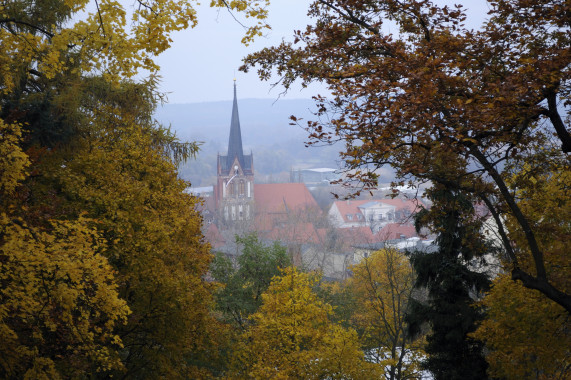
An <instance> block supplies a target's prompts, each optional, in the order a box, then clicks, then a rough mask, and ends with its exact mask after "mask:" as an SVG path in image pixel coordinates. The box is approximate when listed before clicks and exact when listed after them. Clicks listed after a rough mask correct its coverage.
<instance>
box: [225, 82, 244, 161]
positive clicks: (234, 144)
mask: <svg viewBox="0 0 571 380" xmlns="http://www.w3.org/2000/svg"><path fill="white" fill-rule="evenodd" d="M236 157H238V161H239V162H240V165H241V166H242V168H244V167H245V165H244V151H243V150H242V132H241V131H240V117H239V116H238V100H237V98H236V79H234V103H233V104H232V119H231V121H230V138H229V139H228V156H227V160H228V161H227V167H228V168H230V165H232V162H234V159H235V158H236Z"/></svg>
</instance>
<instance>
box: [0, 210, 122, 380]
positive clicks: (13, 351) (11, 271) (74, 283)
mask: <svg viewBox="0 0 571 380" xmlns="http://www.w3.org/2000/svg"><path fill="white" fill-rule="evenodd" d="M87 222H88V221H87V220H85V219H83V218H80V219H78V220H77V221H74V222H64V221H61V222H56V221H52V222H51V225H52V228H51V230H49V231H40V230H39V229H37V228H32V227H29V226H27V225H26V224H25V223H24V222H23V221H22V220H20V219H15V218H10V217H8V215H6V214H5V213H1V214H0V236H1V243H2V246H1V248H0V283H2V284H3V285H2V288H1V289H0V341H2V345H0V374H2V377H7V378H11V377H20V376H22V375H23V376H24V377H27V378H34V379H36V378H41V377H45V378H58V377H59V376H62V377H76V376H79V375H80V374H82V373H83V372H84V371H87V370H89V371H104V370H109V369H112V368H115V369H119V368H121V362H120V361H119V358H118V357H117V355H116V352H114V350H112V347H115V349H118V348H120V347H121V340H120V339H119V338H118V337H117V336H116V335H115V334H114V329H115V328H116V327H117V325H118V324H123V323H125V321H126V318H127V315H128V314H129V308H128V307H127V306H126V303H125V301H123V300H121V299H119V296H118V289H117V285H116V283H115V277H114V271H113V269H112V268H111V266H110V265H109V263H108V262H107V259H106V258H105V257H104V256H102V255H101V254H100V253H98V251H99V250H100V249H101V248H103V247H104V245H105V244H104V241H103V240H102V239H101V238H100V237H99V236H98V234H97V232H96V231H94V230H93V229H91V228H89V227H88V225H87V224H88V223H87ZM71 362H73V363H74V366H73V368H71V367H69V363H71ZM56 374H57V376H56Z"/></svg>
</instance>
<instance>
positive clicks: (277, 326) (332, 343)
mask: <svg viewBox="0 0 571 380" xmlns="http://www.w3.org/2000/svg"><path fill="white" fill-rule="evenodd" d="M316 281H317V278H316V276H315V275H312V274H305V273H300V272H298V271H297V270H296V269H295V268H292V267H290V268H288V269H286V270H284V271H283V273H282V275H281V276H279V277H275V278H274V280H273V281H272V283H271V285H270V287H269V289H268V291H267V292H266V293H264V294H263V295H262V298H263V303H262V306H261V307H260V309H259V310H258V311H257V312H256V313H254V314H253V315H252V321H253V325H252V326H251V327H250V328H249V329H248V330H247V331H246V332H245V333H244V335H243V342H242V344H241V345H240V346H239V347H238V348H237V350H236V353H235V356H234V359H233V371H232V372H231V373H230V377H231V378H244V379H251V378H254V379H269V378H272V379H276V378H279V379H291V378H295V379H346V378H352V379H371V378H374V377H376V376H378V374H376V373H375V369H374V368H373V365H372V364H371V363H367V362H366V361H365V360H364V355H363V352H362V351H361V350H360V349H359V345H358V341H357V335H356V333H355V331H354V330H350V329H346V328H343V327H341V326H340V325H338V324H336V323H332V322H330V321H329V316H330V315H331V313H332V308H331V305H329V304H326V303H324V302H322V301H320V300H319V299H318V297H317V295H316V294H315V292H314V291H313V290H312V288H313V287H314V286H315V283H316Z"/></svg>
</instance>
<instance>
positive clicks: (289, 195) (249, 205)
mask: <svg viewBox="0 0 571 380" xmlns="http://www.w3.org/2000/svg"><path fill="white" fill-rule="evenodd" d="M216 168H217V180H216V185H215V186H214V189H213V190H214V197H213V198H214V202H213V203H214V205H213V206H214V207H213V208H214V209H215V210H212V211H214V214H215V215H216V220H217V223H216V224H217V225H218V228H220V229H221V230H223V229H232V228H233V227H236V226H241V227H243V228H244V227H245V229H246V230H256V231H257V232H258V234H259V235H261V236H262V235H265V236H270V235H279V234H277V233H276V229H278V230H279V229H283V228H284V226H285V225H286V224H291V221H292V219H293V218H294V217H295V219H296V220H299V219H300V216H301V214H306V213H307V214H311V215H316V214H321V210H320V209H319V206H318V205H317V202H316V201H315V199H314V198H313V196H312V195H311V193H310V192H309V190H308V189H307V187H306V186H305V185H304V184H303V183H272V184H254V154H253V153H252V152H250V154H244V149H243V146H242V131H241V127H240V117H239V113H238V99H237V94H236V82H234V97H233V102H232V116H231V119H230V135H229V138H228V151H227V153H226V155H221V154H218V156H217V165H216Z"/></svg>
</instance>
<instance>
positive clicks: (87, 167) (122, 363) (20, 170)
mask: <svg viewBox="0 0 571 380" xmlns="http://www.w3.org/2000/svg"><path fill="white" fill-rule="evenodd" d="M88 3H90V2H89V1H88V0H75V1H73V0H72V1H70V0H56V1H27V0H18V1H0V45H1V46H2V49H0V152H1V153H2V157H1V158H0V192H1V193H0V334H1V338H2V342H3V343H6V344H5V345H4V344H3V347H2V355H1V356H2V359H0V374H1V376H2V377H7V378H22V377H27V378H47V377H49V378H59V377H64V378H68V377H69V378H74V377H80V376H85V377H94V378H96V377H102V378H107V377H109V376H114V377H118V376H121V377H125V378H159V377H168V378H197V377H205V376H207V375H208V374H209V373H210V371H211V368H208V363H209V362H210V360H208V359H207V358H210V356H211V355H213V354H214V355H215V352H216V350H214V349H213V347H216V346H215V344H216V339H217V338H216V337H217V334H216V333H217V331H218V325H217V321H216V320H215V319H214V318H213V317H212V315H211V314H210V310H211V307H212V296H211V289H210V288H211V285H210V284H208V283H207V282H206V281H205V280H204V279H203V276H204V275H205V273H206V271H207V270H208V265H209V262H210V259H211V256H210V253H209V246H208V245H207V244H206V243H205V242H204V241H203V236H202V234H201V232H200V224H201V218H200V215H199V214H198V212H197V211H196V205H197V199H196V198H194V197H192V196H190V195H187V194H185V193H184V192H183V190H184V189H185V187H186V186H187V185H188V184H187V183H185V182H184V181H182V180H179V179H178V178H177V172H176V166H177V164H178V163H179V162H180V161H181V160H183V159H186V158H188V157H190V156H192V155H193V154H195V153H196V150H197V146H196V144H194V143H182V142H180V141H179V140H178V139H177V138H176V137H175V136H174V135H173V134H172V133H171V132H170V131H169V130H168V129H167V128H163V127H161V126H158V125H156V124H155V122H154V121H153V119H152V114H153V111H154V108H155V106H156V105H157V103H158V102H159V101H161V100H162V98H161V96H160V94H158V92H157V85H156V83H157V82H156V75H155V74H156V72H157V70H158V66H157V65H156V64H155V63H154V61H153V57H154V56H155V55H156V54H159V53H160V52H162V51H164V50H165V49H167V48H168V47H169V44H170V42H171V41H170V35H171V33H172V32H174V31H177V30H180V29H183V28H187V27H191V26H194V25H195V24H196V20H197V19H196V12H195V10H194V8H193V7H192V3H191V2H190V1H172V0H156V1H145V2H143V1H140V2H137V3H138V5H139V6H138V7H135V9H134V11H133V12H132V13H130V14H129V17H130V19H128V17H127V12H126V11H125V9H124V8H123V6H122V5H121V4H119V3H118V2H115V1H108V0H101V1H97V2H94V4H93V5H94V11H93V12H89V11H87V10H86V9H87V8H86V7H87V5H88ZM264 4H265V3H255V4H254V3H250V2H248V1H233V2H231V3H226V2H212V5H213V6H226V7H229V8H231V9H233V10H235V11H236V12H244V13H245V14H246V15H249V16H252V17H253V18H254V19H256V20H259V21H260V24H256V25H254V26H253V27H252V28H251V29H249V31H247V32H246V39H249V38H251V37H253V36H254V35H256V34H258V33H259V32H260V31H261V29H260V28H262V27H263V17H264V15H265V11H264V9H263V6H264ZM145 70H146V71H147V72H149V73H150V76H149V77H148V78H147V79H144V80H139V81H134V80H132V79H131V78H133V77H134V76H135V75H136V74H137V73H141V72H142V71H145ZM213 344H214V345H213Z"/></svg>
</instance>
